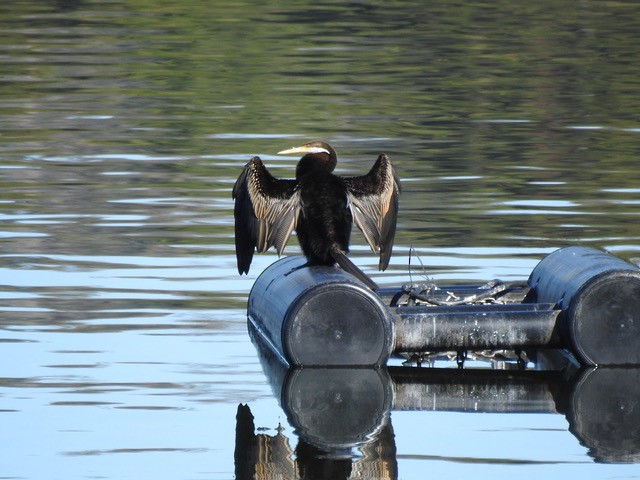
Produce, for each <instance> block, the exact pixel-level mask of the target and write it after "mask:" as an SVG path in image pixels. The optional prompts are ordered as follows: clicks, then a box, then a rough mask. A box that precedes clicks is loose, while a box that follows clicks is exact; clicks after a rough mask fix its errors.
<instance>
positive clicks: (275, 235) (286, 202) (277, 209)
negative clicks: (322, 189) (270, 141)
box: [232, 157, 300, 274]
mask: <svg viewBox="0 0 640 480" xmlns="http://www.w3.org/2000/svg"><path fill="white" fill-rule="evenodd" d="M296 185H297V182H296V180H290V179H284V180H281V179H277V178H275V177H273V175H271V173H269V170H267V168H266V167H265V166H264V164H263V163H262V160H260V158H259V157H253V158H252V159H251V160H250V161H249V163H247V165H246V166H245V167H244V170H243V171H242V173H241V174H240V176H239V177H238V180H237V181H236V183H235V185H234V187H233V191H232V197H233V199H234V200H235V207H234V211H233V213H234V217H235V237H236V258H237V261H238V273H240V274H243V273H248V272H249V267H250V266H251V261H252V260H253V253H254V251H255V250H257V251H258V252H264V251H266V250H267V249H269V247H272V246H275V247H276V250H277V252H278V255H280V254H281V253H282V251H283V250H284V247H285V245H286V244H287V241H288V240H289V237H290V236H291V232H292V231H293V229H294V228H295V225H296V222H297V220H298V214H299V212H300V193H299V192H298V190H297V189H296Z"/></svg>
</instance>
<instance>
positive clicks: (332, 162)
mask: <svg viewBox="0 0 640 480" xmlns="http://www.w3.org/2000/svg"><path fill="white" fill-rule="evenodd" d="M290 153H304V155H303V157H302V158H301V159H300V162H299V163H298V167H297V171H298V173H302V172H307V171H308V170H311V169H315V168H319V167H320V168H322V167H324V168H326V169H328V170H329V171H330V172H332V171H333V170H334V169H335V168H336V164H337V163H338V156H337V155H336V151H335V150H334V149H333V148H332V147H331V145H329V144H328V143H325V142H319V141H313V142H307V143H305V144H303V145H300V146H299V147H292V148H288V149H286V150H282V151H280V152H278V155H287V154H290Z"/></svg>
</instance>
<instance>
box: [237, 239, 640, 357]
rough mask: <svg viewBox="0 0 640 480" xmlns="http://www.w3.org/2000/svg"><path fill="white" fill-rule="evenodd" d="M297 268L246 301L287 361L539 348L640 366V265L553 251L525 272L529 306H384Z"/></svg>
mask: <svg viewBox="0 0 640 480" xmlns="http://www.w3.org/2000/svg"><path fill="white" fill-rule="evenodd" d="M304 262H305V260H304V258H302V257H288V258H284V259H281V260H279V261H277V262H276V263H274V264H273V265H271V266H270V267H269V268H267V269H266V270H265V271H264V272H263V273H262V274H261V275H260V277H259V278H258V279H257V280H256V283H255V285H254V286H253V289H252V290H251V294H250V296H249V305H248V317H249V321H250V323H251V325H252V326H253V327H254V329H255V331H256V332H257V333H258V334H259V337H260V338H262V340H263V341H265V342H266V344H267V345H269V346H270V347H271V348H272V349H273V351H274V353H275V354H276V355H277V356H278V357H279V358H280V360H282V361H283V362H284V363H285V364H289V365H298V366H302V365H304V366H363V365H383V364H385V363H386V361H387V359H388V358H389V356H390V355H391V354H392V353H396V354H400V353H411V354H416V353H417V354H421V353H425V352H434V351H443V350H496V349H533V348H541V347H544V348H566V349H569V350H570V351H571V352H572V353H573V354H574V355H575V356H576V357H577V358H578V359H579V360H580V362H581V363H583V364H586V365H623V364H634V365H640V269H639V268H638V267H636V266H635V265H632V264H630V263H627V262H625V261H623V260H620V259H618V258H616V257H614V256H612V255H609V254H607V253H605V252H602V251H599V250H594V249H589V248H584V247H567V248H563V249H560V250H557V251H556V252H553V253H552V254H550V255H548V256H547V257H545V258H544V259H543V260H542V261H541V262H540V263H539V264H538V265H537V266H536V267H535V269H534V270H533V272H532V273H531V276H530V278H529V287H530V291H529V294H528V295H527V297H526V300H523V298H524V294H523V295H522V297H520V300H509V299H504V301H505V303H504V304H497V303H494V304H476V305H440V306H433V305H419V306H398V307H389V306H387V305H386V304H385V301H383V299H385V300H386V301H388V299H389V291H388V289H385V290H386V291H381V292H379V294H377V293H376V292H373V291H372V290H370V289H368V288H367V287H365V286H364V285H363V284H362V283H361V282H360V281H359V280H357V279H356V278H354V277H353V276H351V275H350V274H348V273H346V272H345V271H343V270H341V269H339V268H333V267H320V266H313V267H306V266H304ZM448 288H449V287H442V288H441V289H439V290H438V291H439V292H448V291H449V290H448ZM456 288H457V287H451V291H454V292H455V291H458V290H456ZM475 288H476V291H479V289H478V287H475ZM472 290H473V288H471V289H470V287H466V289H464V291H465V292H467V291H472ZM400 293H402V292H400ZM463 296H466V293H465V295H463Z"/></svg>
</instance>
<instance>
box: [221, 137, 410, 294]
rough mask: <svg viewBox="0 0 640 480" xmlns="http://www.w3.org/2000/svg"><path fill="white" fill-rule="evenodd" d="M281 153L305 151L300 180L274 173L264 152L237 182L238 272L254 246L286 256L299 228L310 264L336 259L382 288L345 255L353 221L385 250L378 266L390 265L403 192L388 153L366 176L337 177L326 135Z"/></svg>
mask: <svg viewBox="0 0 640 480" xmlns="http://www.w3.org/2000/svg"><path fill="white" fill-rule="evenodd" d="M278 153H281V154H284V153H304V156H303V157H302V158H301V159H300V161H299V162H298V165H297V167H296V178H295V179H277V178H274V177H273V176H272V175H271V173H269V170H267V168H266V167H265V166H264V165H263V163H262V161H261V160H260V158H259V157H253V158H252V159H251V160H250V161H249V163H247V165H246V166H245V167H244V170H243V171H242V173H241V174H240V177H238V180H237V181H236V184H235V186H234V187H233V198H234V199H235V210H234V215H235V234H236V257H237V259H238V272H239V273H240V274H243V273H248V272H249V266H250V265H251V260H252V259H253V253H254V250H258V252H264V251H266V250H267V249H268V248H269V247H271V246H275V247H276V250H277V251H278V255H280V254H281V253H282V250H283V249H284V246H285V245H286V243H287V240H288V239H289V237H290V235H291V232H292V231H293V229H294V228H295V230H296V233H297V235H298V241H299V242H300V246H301V247H302V251H303V252H304V254H305V256H306V257H307V261H308V263H307V264H308V265H335V264H336V263H338V264H339V265H340V266H341V267H342V268H343V269H344V270H346V271H348V272H349V273H351V274H353V275H355V276H357V277H358V278H360V279H361V280H362V281H363V282H364V283H365V284H367V285H368V286H369V287H371V288H377V285H376V284H375V283H374V282H373V281H372V280H371V279H370V278H369V277H367V276H366V275H365V274H364V273H363V272H362V271H361V270H360V269H358V267H356V266H355V265H354V264H353V263H352V262H351V261H350V260H349V259H348V258H347V256H346V254H347V253H348V251H349V237H350V235H351V225H352V223H353V222H355V224H356V225H357V226H358V227H359V228H360V230H362V232H363V233H364V236H365V238H366V240H367V242H368V243H369V245H370V246H371V249H372V250H373V251H374V252H375V253H379V254H380V264H379V268H380V270H384V269H385V268H387V265H389V258H390V257H391V249H392V247H393V238H394V236H395V232H396V218H397V214H398V194H399V192H400V182H399V180H398V178H397V176H396V174H395V172H394V170H393V167H392V166H391V162H390V161H389V158H388V157H387V156H386V155H385V154H381V155H380V156H379V157H378V160H377V161H376V163H375V164H374V165H373V167H372V168H371V170H370V171H369V173H367V174H366V175H362V176H359V177H339V176H337V175H334V174H333V173H332V172H333V170H334V168H335V167H336V164H337V161H338V159H337V156H336V152H335V150H334V149H333V148H331V146H330V145H328V144H326V143H324V142H309V143H305V144H304V145H302V146H300V147H296V148H290V149H288V150H283V151H282V152H278Z"/></svg>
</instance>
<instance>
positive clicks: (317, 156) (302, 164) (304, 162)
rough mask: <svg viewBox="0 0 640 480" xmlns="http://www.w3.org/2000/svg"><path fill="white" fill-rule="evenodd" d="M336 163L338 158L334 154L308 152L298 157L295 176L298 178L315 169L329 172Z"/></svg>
mask: <svg viewBox="0 0 640 480" xmlns="http://www.w3.org/2000/svg"><path fill="white" fill-rule="evenodd" d="M337 163H338V160H337V159H336V158H335V156H332V155H328V154H326V153H308V154H306V155H305V156H304V157H302V158H301V159H300V161H299V162H298V165H297V166H296V178H297V179H300V178H302V177H303V176H305V175H307V174H309V173H312V172H315V171H321V172H328V173H331V172H333V170H334V169H335V168H336V165H337Z"/></svg>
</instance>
